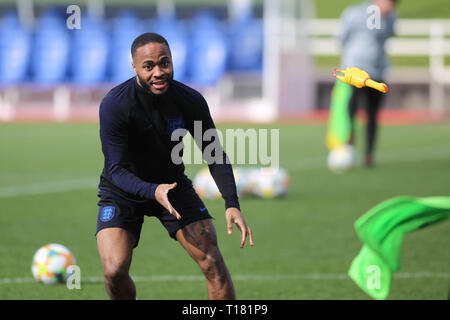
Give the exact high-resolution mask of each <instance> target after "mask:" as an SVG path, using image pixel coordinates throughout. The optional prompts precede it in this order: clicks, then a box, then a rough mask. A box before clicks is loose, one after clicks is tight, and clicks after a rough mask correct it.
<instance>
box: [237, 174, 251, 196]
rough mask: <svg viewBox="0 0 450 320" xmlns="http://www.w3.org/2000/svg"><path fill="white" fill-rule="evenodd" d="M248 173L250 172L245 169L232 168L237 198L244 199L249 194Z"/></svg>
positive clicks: (249, 182)
mask: <svg viewBox="0 0 450 320" xmlns="http://www.w3.org/2000/svg"><path fill="white" fill-rule="evenodd" d="M250 172H251V170H249V169H247V168H233V175H234V180H235V181H236V190H237V193H238V196H239V197H245V196H247V195H249V194H250V193H251V181H250Z"/></svg>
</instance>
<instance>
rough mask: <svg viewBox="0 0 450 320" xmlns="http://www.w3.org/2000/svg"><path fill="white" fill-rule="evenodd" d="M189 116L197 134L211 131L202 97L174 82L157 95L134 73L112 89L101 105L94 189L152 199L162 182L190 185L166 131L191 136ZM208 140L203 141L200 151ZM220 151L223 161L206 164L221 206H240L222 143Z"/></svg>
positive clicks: (138, 200) (128, 196)
mask: <svg viewBox="0 0 450 320" xmlns="http://www.w3.org/2000/svg"><path fill="white" fill-rule="evenodd" d="M194 121H201V124H202V131H203V132H202V136H203V133H204V132H205V131H206V130H208V129H214V130H215V125H214V122H213V120H212V118H211V115H210V112H209V108H208V104H207V103H206V101H205V99H204V98H203V96H202V95H201V94H200V93H199V92H197V91H196V90H194V89H192V88H190V87H188V86H186V85H184V84H182V83H180V82H178V81H175V80H172V81H171V83H170V86H169V88H168V90H167V92H165V93H164V94H162V95H154V94H152V93H151V92H148V91H146V90H144V89H143V88H142V87H140V86H139V85H138V84H137V81H136V77H133V78H131V79H129V80H127V81H125V82H124V83H122V84H120V85H118V86H116V87H115V88H113V89H111V91H109V92H108V94H106V96H105V97H104V98H103V100H102V102H101V104H100V139H101V143H102V151H103V155H104V157H105V163H104V168H103V171H102V174H101V178H100V184H99V188H100V189H106V190H108V191H110V192H112V193H116V194H119V195H120V196H122V197H125V198H126V199H128V200H131V201H134V202H136V203H142V202H145V201H148V200H155V190H156V187H157V186H158V185H159V184H161V183H173V182H177V183H178V185H180V184H187V185H192V182H191V181H190V180H189V178H188V177H187V176H186V175H185V173H184V170H185V167H184V164H183V163H181V164H175V163H173V161H172V159H171V151H172V148H173V147H174V146H175V145H176V144H178V143H179V142H178V141H171V134H172V132H173V131H174V130H176V129H186V130H188V131H189V132H190V133H191V135H192V136H194ZM180 141H181V138H180ZM213 141H214V139H213V140H212V141H211V142H210V141H208V142H205V141H203V142H202V154H203V151H204V149H205V147H207V145H208V144H209V143H212V142H213ZM216 150H217V149H216ZM219 151H220V152H221V153H222V157H221V158H222V159H223V161H221V162H220V163H212V164H209V169H210V172H211V175H212V177H213V178H214V181H215V182H216V184H217V187H218V188H219V190H220V192H221V194H222V197H223V198H224V200H225V207H226V208H231V207H234V208H238V209H239V201H238V196H237V192H236V183H235V180H234V176H233V170H232V167H231V165H230V164H228V163H227V161H226V160H227V155H226V154H225V152H224V151H223V149H222V147H221V146H220V150H219ZM219 156H220V154H219ZM178 187H179V186H177V188H178Z"/></svg>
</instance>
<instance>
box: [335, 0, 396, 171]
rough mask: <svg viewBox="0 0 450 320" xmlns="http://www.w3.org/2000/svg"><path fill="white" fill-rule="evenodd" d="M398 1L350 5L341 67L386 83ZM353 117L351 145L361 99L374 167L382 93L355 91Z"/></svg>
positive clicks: (343, 32)
mask: <svg viewBox="0 0 450 320" xmlns="http://www.w3.org/2000/svg"><path fill="white" fill-rule="evenodd" d="M396 2H397V1H396V0H372V1H366V2H364V3H361V4H357V5H354V6H350V7H348V8H347V9H345V10H344V12H343V13H342V16H341V29H340V31H339V41H340V44H341V68H342V69H346V68H347V67H357V68H360V69H362V70H365V71H366V72H367V73H368V74H369V75H370V77H371V78H372V79H374V80H375V81H378V82H384V80H383V79H384V76H385V72H386V69H387V68H388V67H389V59H388V57H387V54H386V50H385V43H386V40H387V39H388V38H390V37H392V36H393V35H394V24H395V21H396V19H397V14H396V12H395V9H394V7H395V5H396ZM352 90H353V91H352V95H351V98H350V101H349V114H350V119H351V123H352V130H351V134H350V140H349V144H353V143H354V139H355V134H354V126H353V119H354V117H355V114H356V112H357V110H358V107H359V103H360V100H361V98H364V99H365V101H364V102H365V106H366V111H367V126H366V149H365V157H364V163H365V165H366V166H367V167H373V165H374V160H373V152H374V149H375V139H376V133H377V114H378V110H379V109H380V106H381V102H382V95H383V94H382V93H380V92H378V91H376V90H374V89H371V88H367V87H366V88H361V89H358V88H355V87H353V88H352Z"/></svg>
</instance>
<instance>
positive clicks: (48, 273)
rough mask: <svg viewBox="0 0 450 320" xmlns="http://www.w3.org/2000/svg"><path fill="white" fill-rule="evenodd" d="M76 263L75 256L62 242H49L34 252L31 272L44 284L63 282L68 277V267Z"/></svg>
mask: <svg viewBox="0 0 450 320" xmlns="http://www.w3.org/2000/svg"><path fill="white" fill-rule="evenodd" d="M73 264H75V257H74V256H73V255H72V253H71V252H70V251H69V249H67V248H66V247H65V246H63V245H61V244H56V243H51V244H47V245H45V246H43V247H41V248H39V250H38V251H36V253H35V254H34V257H33V263H32V265H31V272H32V273H33V277H34V278H35V279H36V280H38V281H39V282H41V283H44V284H55V283H63V282H65V281H66V279H67V267H68V266H70V265H73Z"/></svg>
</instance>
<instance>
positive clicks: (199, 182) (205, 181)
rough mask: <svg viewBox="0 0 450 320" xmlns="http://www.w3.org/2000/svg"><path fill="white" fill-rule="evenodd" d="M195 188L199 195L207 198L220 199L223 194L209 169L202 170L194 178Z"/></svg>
mask: <svg viewBox="0 0 450 320" xmlns="http://www.w3.org/2000/svg"><path fill="white" fill-rule="evenodd" d="M194 189H195V191H197V193H198V195H199V196H200V197H202V198H205V199H219V198H220V196H221V194H220V191H219V188H217V185H216V182H215V181H214V179H213V177H212V176H211V173H209V169H208V168H205V169H202V170H200V171H199V172H198V173H197V174H196V176H195V178H194Z"/></svg>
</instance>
